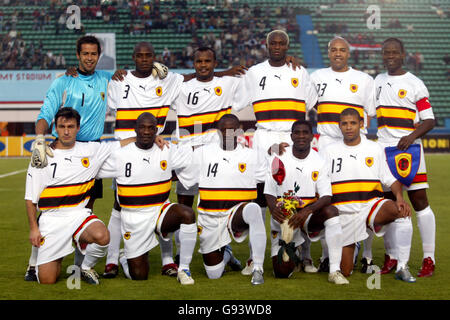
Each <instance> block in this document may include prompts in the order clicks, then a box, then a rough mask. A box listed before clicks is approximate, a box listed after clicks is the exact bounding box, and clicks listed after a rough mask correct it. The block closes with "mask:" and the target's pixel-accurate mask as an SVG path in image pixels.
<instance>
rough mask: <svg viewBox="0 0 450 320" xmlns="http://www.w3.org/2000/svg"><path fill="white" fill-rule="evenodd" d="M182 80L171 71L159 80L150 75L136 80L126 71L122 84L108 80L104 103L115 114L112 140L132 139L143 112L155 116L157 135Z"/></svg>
mask: <svg viewBox="0 0 450 320" xmlns="http://www.w3.org/2000/svg"><path fill="white" fill-rule="evenodd" d="M183 80H184V77H183V76H182V75H180V74H177V73H173V72H169V74H168V75H167V77H166V78H165V79H163V80H161V79H159V78H158V77H156V78H155V77H153V76H149V77H147V78H138V77H136V76H134V75H133V74H132V72H131V71H128V72H127V75H126V76H125V78H124V80H123V81H114V80H112V81H110V82H109V84H108V100H107V102H108V107H109V108H111V109H113V110H115V111H116V126H115V130H114V136H115V138H116V139H118V140H120V139H125V138H129V137H134V136H136V132H135V131H134V128H135V125H136V119H137V118H138V117H139V116H140V115H141V114H142V113H144V112H149V113H151V114H153V115H154V116H155V117H156V120H157V126H158V132H157V133H158V134H160V133H161V132H162V131H163V130H164V126H165V123H166V117H167V114H168V113H169V108H170V107H171V105H172V103H173V100H174V99H175V98H176V97H177V95H178V93H179V90H180V86H181V84H182V83H183Z"/></svg>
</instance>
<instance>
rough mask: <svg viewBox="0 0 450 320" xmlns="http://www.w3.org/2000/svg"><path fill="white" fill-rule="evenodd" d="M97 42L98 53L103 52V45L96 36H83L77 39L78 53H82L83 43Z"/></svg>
mask: <svg viewBox="0 0 450 320" xmlns="http://www.w3.org/2000/svg"><path fill="white" fill-rule="evenodd" d="M86 43H88V44H96V45H97V51H98V55H99V56H100V54H101V53H102V47H101V46H100V41H98V39H97V38H96V37H94V36H83V37H81V38H79V39H78V40H77V53H78V54H80V52H81V46H82V45H83V44H86Z"/></svg>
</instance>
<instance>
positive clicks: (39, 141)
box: [31, 134, 53, 168]
mask: <svg viewBox="0 0 450 320" xmlns="http://www.w3.org/2000/svg"><path fill="white" fill-rule="evenodd" d="M31 151H32V153H31V166H32V167H36V168H44V167H46V166H47V164H48V161H47V155H48V156H49V157H53V151H52V149H51V148H50V147H49V146H48V145H47V143H46V142H45V137H44V135H42V134H38V135H37V136H36V139H35V140H34V142H33V144H32V145H31Z"/></svg>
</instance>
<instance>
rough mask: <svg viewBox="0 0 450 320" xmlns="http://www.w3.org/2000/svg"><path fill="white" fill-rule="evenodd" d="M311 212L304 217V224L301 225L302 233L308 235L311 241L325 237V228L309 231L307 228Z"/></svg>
mask: <svg viewBox="0 0 450 320" xmlns="http://www.w3.org/2000/svg"><path fill="white" fill-rule="evenodd" d="M312 215H313V214H312V213H311V214H310V215H309V216H308V218H306V221H305V225H304V226H303V230H302V231H303V234H304V235H306V236H307V237H308V239H309V240H311V241H312V242H315V241H319V240H320V239H322V238H324V237H325V228H323V229H322V230H320V231H319V232H311V231H309V230H308V225H309V220H311V217H312Z"/></svg>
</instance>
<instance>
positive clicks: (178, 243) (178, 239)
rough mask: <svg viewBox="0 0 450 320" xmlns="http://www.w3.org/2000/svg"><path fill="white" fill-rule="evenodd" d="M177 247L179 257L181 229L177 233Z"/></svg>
mask: <svg viewBox="0 0 450 320" xmlns="http://www.w3.org/2000/svg"><path fill="white" fill-rule="evenodd" d="M175 246H176V247H177V255H179V254H180V229H178V230H177V231H175Z"/></svg>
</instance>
